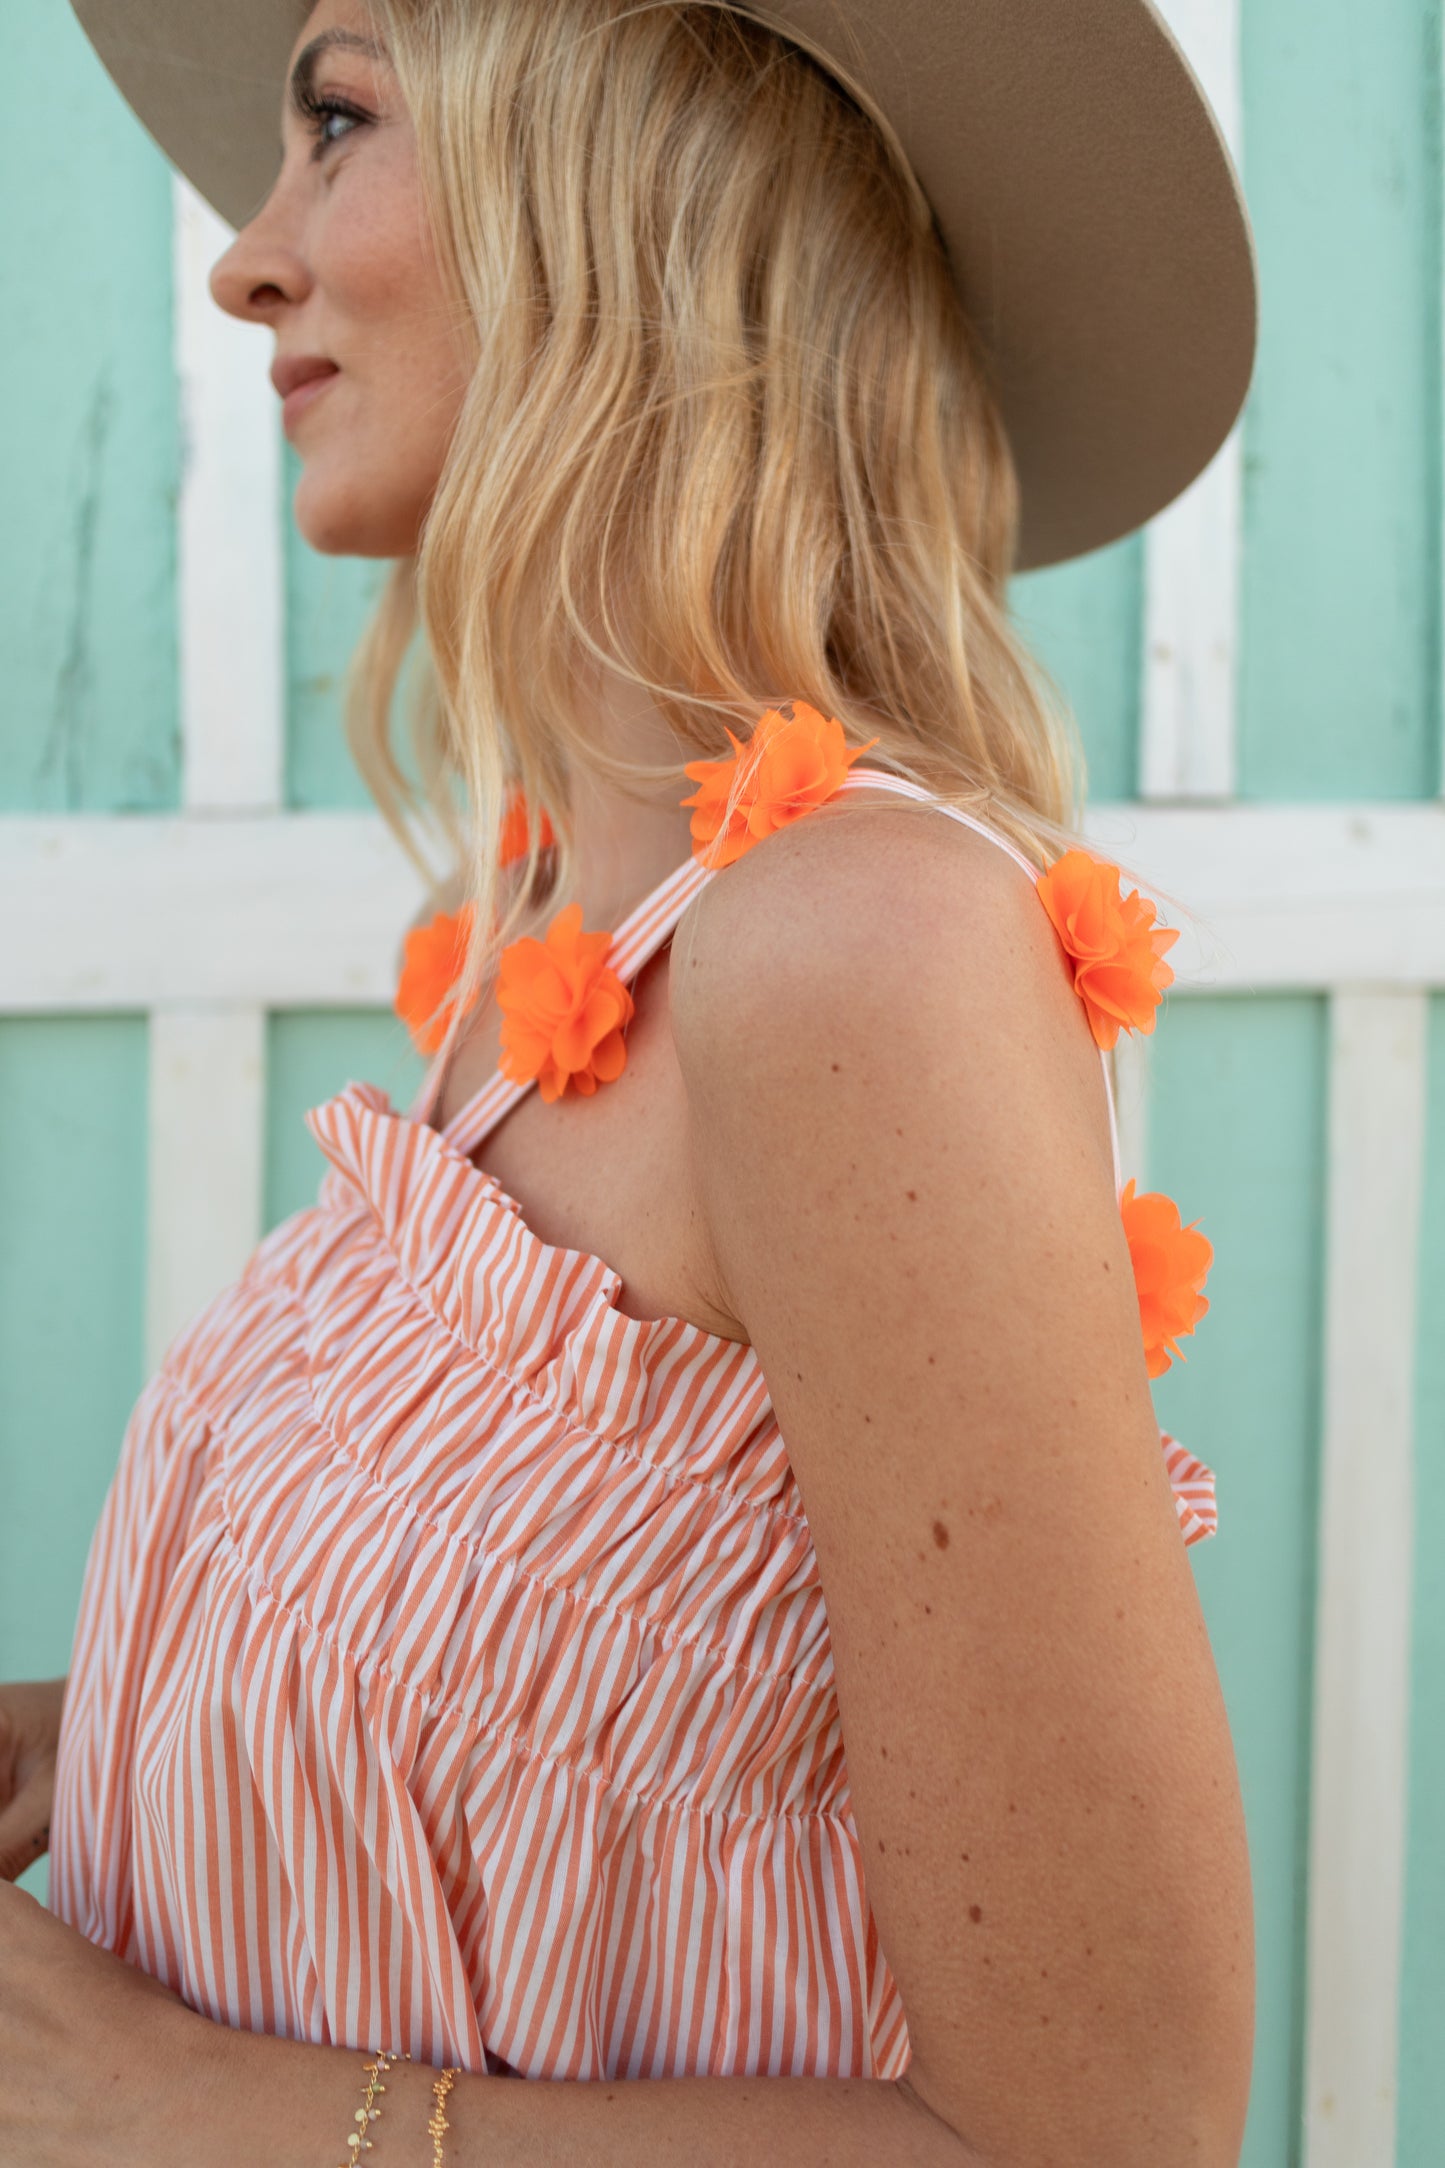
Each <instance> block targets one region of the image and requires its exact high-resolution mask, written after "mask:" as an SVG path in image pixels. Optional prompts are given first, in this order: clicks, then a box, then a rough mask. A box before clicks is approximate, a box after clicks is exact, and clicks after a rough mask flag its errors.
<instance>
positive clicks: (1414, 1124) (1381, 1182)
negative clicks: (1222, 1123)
mask: <svg viewBox="0 0 1445 2168" xmlns="http://www.w3.org/2000/svg"><path fill="white" fill-rule="evenodd" d="M1425 1046H1426V1000H1425V997H1424V996H1423V995H1422V994H1414V993H1388V992H1381V991H1379V990H1377V989H1362V988H1351V989H1344V990H1342V991H1341V992H1339V993H1338V994H1337V995H1336V996H1335V999H1334V1000H1333V1002H1332V1004H1331V1057H1330V1114H1329V1191H1328V1201H1327V1227H1328V1233H1327V1252H1326V1293H1325V1361H1324V1424H1323V1444H1322V1459H1321V1496H1320V1531H1319V1554H1318V1600H1317V1607H1316V1623H1315V1662H1314V1679H1315V1683H1314V1724H1313V1772H1312V1781H1311V1810H1310V1846H1309V1918H1308V1933H1307V1959H1306V1989H1307V1999H1306V2039H1305V2143H1306V2154H1305V2164H1304V2168H1394V2161H1395V2101H1396V2059H1397V2047H1398V2018H1399V2011H1398V1996H1399V1974H1400V1947H1401V1929H1402V1902H1403V1894H1404V1875H1405V1841H1406V1811H1407V1801H1408V1776H1409V1761H1408V1753H1409V1681H1410V1589H1411V1559H1412V1481H1411V1456H1412V1450H1413V1404H1414V1374H1415V1321H1416V1274H1417V1270H1418V1262H1419V1231H1420V1198H1421V1188H1422V1176H1423V1161H1424V1149H1425Z"/></svg>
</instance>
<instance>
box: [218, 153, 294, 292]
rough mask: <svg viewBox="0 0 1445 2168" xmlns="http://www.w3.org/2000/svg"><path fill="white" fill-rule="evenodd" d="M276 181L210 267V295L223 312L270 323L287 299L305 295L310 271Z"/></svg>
mask: <svg viewBox="0 0 1445 2168" xmlns="http://www.w3.org/2000/svg"><path fill="white" fill-rule="evenodd" d="M294 225H295V222H294V220H293V219H292V218H291V217H290V216H289V214H288V210H287V202H286V195H285V191H284V190H283V188H282V187H281V184H280V182H279V181H278V183H277V185H276V186H275V187H274V188H273V189H272V190H271V193H270V195H269V196H267V198H266V200H265V202H264V203H263V204H262V205H261V208H260V209H259V210H258V211H257V212H256V213H255V214H254V216H253V217H251V218H249V219H248V220H247V221H246V223H245V225H244V226H243V227H242V228H241V230H240V232H239V233H238V234H237V235H236V238H235V240H234V241H233V242H232V243H231V245H230V247H229V248H227V249H225V250H223V251H222V253H221V254H220V255H219V256H218V257H217V259H216V261H215V263H214V264H213V265H212V267H211V278H210V287H211V299H212V300H213V301H214V302H215V303H216V305H217V307H218V308H222V309H224V310H225V311H226V313H227V315H228V316H239V317H240V318H241V319H242V321H243V322H245V323H248V324H269V323H270V322H271V321H272V320H273V318H274V316H275V314H276V311H277V310H278V309H279V308H280V307H282V306H283V304H285V303H286V302H298V301H302V300H304V299H305V297H306V295H307V293H308V292H309V291H310V287H311V274H310V271H309V270H308V268H307V264H306V259H305V256H304V254H303V253H302V250H301V248H300V246H299V243H298V238H297V234H296V232H295V230H294Z"/></svg>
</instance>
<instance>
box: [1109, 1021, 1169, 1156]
mask: <svg viewBox="0 0 1445 2168" xmlns="http://www.w3.org/2000/svg"><path fill="white" fill-rule="evenodd" d="M1158 1028H1159V1023H1158V1018H1157V1017H1156V1019H1155V1025H1154V1030H1155V1031H1157V1030H1158ZM1153 1044H1154V1033H1153V1032H1148V1033H1146V1034H1145V1035H1144V1036H1143V1037H1142V1038H1141V1037H1140V1036H1139V1034H1138V1033H1137V1032H1132V1031H1121V1032H1120V1034H1119V1036H1118V1038H1117V1039H1116V1040H1115V1042H1114V1106H1115V1110H1116V1112H1117V1115H1118V1120H1119V1163H1120V1166H1121V1168H1122V1170H1123V1171H1122V1173H1121V1175H1120V1187H1121V1188H1123V1187H1124V1185H1125V1184H1126V1183H1127V1182H1128V1181H1129V1180H1130V1179H1131V1177H1132V1179H1133V1182H1134V1185H1135V1188H1136V1189H1138V1190H1141V1191H1142V1190H1146V1189H1147V1188H1148V1187H1149V1182H1148V1168H1149V1086H1150V1051H1151V1049H1152V1047H1153Z"/></svg>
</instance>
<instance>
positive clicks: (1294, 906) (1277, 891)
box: [0, 800, 1445, 1014]
mask: <svg viewBox="0 0 1445 2168" xmlns="http://www.w3.org/2000/svg"><path fill="white" fill-rule="evenodd" d="M1085 836H1086V839H1087V840H1088V841H1089V842H1090V844H1092V845H1095V846H1097V848H1098V849H1099V850H1100V851H1101V852H1103V853H1104V854H1105V855H1106V856H1109V857H1117V858H1120V859H1124V860H1127V861H1128V863H1129V866H1130V868H1132V869H1133V872H1129V873H1126V885H1128V886H1131V887H1132V886H1133V885H1134V873H1135V872H1137V874H1138V876H1139V877H1140V879H1141V880H1142V881H1143V883H1144V885H1145V888H1146V891H1151V892H1153V893H1155V894H1156V895H1157V896H1158V900H1159V903H1160V911H1161V917H1162V918H1163V920H1164V921H1165V922H1166V923H1169V924H1175V925H1178V926H1179V927H1180V939H1179V940H1178V941H1177V942H1176V943H1175V945H1174V946H1173V948H1172V949H1171V950H1170V952H1169V961H1170V963H1171V964H1172V966H1173V968H1174V970H1175V973H1176V981H1175V985H1174V987H1173V988H1172V989H1171V991H1170V994H1169V996H1168V998H1169V999H1173V998H1175V997H1176V996H1177V995H1179V994H1182V993H1188V992H1190V991H1191V990H1192V991H1199V992H1203V991H1221V992H1222V991H1226V990H1228V991H1233V990H1237V989H1242V990H1245V991H1257V992H1258V991H1263V990H1265V989H1266V988H1269V987H1301V988H1314V989H1317V990H1327V989H1328V988H1330V987H1332V986H1335V985H1338V984H1342V983H1346V982H1360V983H1373V984H1378V985H1395V986H1445V805H1442V804H1441V803H1440V802H1439V801H1438V800H1430V801H1428V802H1426V803H1423V804H1419V805H1401V804H1393V803H1392V804H1384V805H1308V806H1271V805H1244V806H1231V807H1229V808H1227V809H1225V808H1205V807H1184V806H1168V807H1165V806H1156V807H1138V806H1134V805H1129V806H1122V805H1112V806H1111V805H1106V804H1098V805H1095V806H1094V807H1093V808H1091V810H1090V813H1089V816H1088V818H1087V820H1086V823H1085ZM1164 891H1167V892H1168V893H1167V894H1166V893H1163V892H1164ZM422 894H423V891H422V884H421V882H420V880H419V879H418V877H417V875H416V874H415V873H414V871H413V870H412V868H411V867H410V866H409V865H408V863H407V861H406V860H405V859H404V858H403V856H402V854H401V852H400V851H399V850H398V848H397V846H396V845H395V843H394V842H393V841H392V839H391V837H390V836H389V835H388V833H387V831H386V829H385V828H384V827H383V825H382V823H381V821H380V820H379V819H377V818H376V817H375V816H374V815H371V814H349V813H294V814H280V815H276V816H274V817H272V818H268V819H249V820H247V819H227V818H223V817H220V816H216V817H215V818H211V819H205V820H202V819H192V818H188V817H180V818H165V817H158V818H150V817H137V818H125V819H87V818H85V817H75V818H66V819H58V820H51V819H44V818H31V817H30V816H28V815H26V816H19V815H17V816H7V817H4V818H0V1011H8V1012H10V1013H12V1014H13V1013H16V1012H17V1011H27V1010H34V1011H50V1012H56V1011H61V1012H64V1011H66V1010H86V1009H89V1010H97V1009H116V1008H120V1009H149V1008H154V1007H157V1006H164V1005H167V1004H171V1003H175V1002H185V1001H224V1002H238V1003H242V1004H247V1003H250V1004H254V1005H256V1006H258V1007H262V1008H268V1007H269V1008H291V1007H311V1006H318V1007H326V1006H328V1005H330V1006H344V1005H347V1004H350V1003H362V1004H365V1003H376V1004H385V1003H386V1002H388V1001H389V1000H390V998H391V993H392V989H393V987H394V984H395V973H396V968H397V962H398V957H399V953H400V944H401V938H402V934H403V932H404V931H405V929H406V927H407V925H408V924H409V923H410V921H411V919H412V918H413V917H414V916H415V914H416V912H417V910H418V909H419V908H420V906H421V902H422ZM1174 896H1177V897H1178V898H1179V902H1180V905H1181V906H1183V907H1186V908H1187V909H1188V910H1189V911H1190V912H1191V913H1193V914H1194V920H1191V919H1187V918H1185V917H1184V916H1183V911H1182V910H1181V909H1177V908H1176V907H1175V905H1174V903H1173V902H1172V900H1171V899H1172V897H1174Z"/></svg>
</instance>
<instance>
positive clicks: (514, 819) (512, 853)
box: [497, 790, 557, 866]
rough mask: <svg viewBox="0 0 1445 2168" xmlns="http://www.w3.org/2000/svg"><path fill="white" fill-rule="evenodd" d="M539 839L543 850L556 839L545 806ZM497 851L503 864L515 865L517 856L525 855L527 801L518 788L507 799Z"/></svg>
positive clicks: (523, 856) (522, 856)
mask: <svg viewBox="0 0 1445 2168" xmlns="http://www.w3.org/2000/svg"><path fill="white" fill-rule="evenodd" d="M541 840H542V848H543V850H544V851H545V850H547V849H548V848H549V847H550V845H552V844H553V843H555V842H556V840H557V839H556V837H555V836H554V835H553V833H552V823H551V822H550V821H549V820H548V818H547V813H546V809H545V807H544V808H543V812H542V839H541ZM497 851H498V858H499V862H500V863H501V864H502V865H504V866H511V865H515V864H516V862H517V860H518V859H519V858H525V857H526V855H527V801H526V799H525V798H524V797H523V795H522V793H521V791H520V790H513V792H512V794H511V796H510V797H509V798H508V800H507V810H506V812H505V813H504V814H503V815H502V833H501V839H500V841H499V843H498V846H497Z"/></svg>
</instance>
